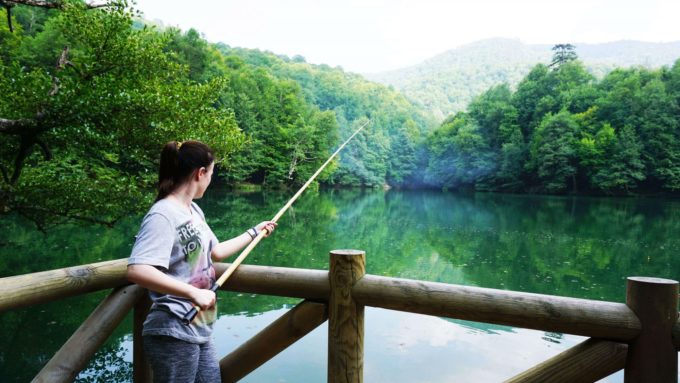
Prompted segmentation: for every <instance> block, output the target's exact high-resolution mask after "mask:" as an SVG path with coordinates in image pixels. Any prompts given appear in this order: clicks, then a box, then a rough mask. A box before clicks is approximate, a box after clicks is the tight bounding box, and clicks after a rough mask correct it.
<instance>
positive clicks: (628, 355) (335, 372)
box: [0, 250, 680, 383]
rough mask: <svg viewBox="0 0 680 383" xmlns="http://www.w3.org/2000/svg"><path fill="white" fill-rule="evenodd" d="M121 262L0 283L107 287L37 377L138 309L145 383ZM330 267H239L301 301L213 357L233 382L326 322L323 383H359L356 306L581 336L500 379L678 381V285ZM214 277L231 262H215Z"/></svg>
mask: <svg viewBox="0 0 680 383" xmlns="http://www.w3.org/2000/svg"><path fill="white" fill-rule="evenodd" d="M126 263H127V260H126V259H120V260H115V261H109V262H100V263H94V264H90V265H84V266H76V267H69V268H65V269H59V270H52V271H45V272H40V273H33V274H26V275H20V276H14V277H7V278H2V279H0V312H4V311H7V310H11V309H15V308H19V307H25V306H30V305H35V304H38V303H42V302H48V301H53V300H57V299H61V298H64V297H68V296H74V295H78V294H84V293H88V292H92V291H97V290H102V289H109V288H113V292H112V293H111V294H110V295H109V296H108V297H107V298H106V299H105V300H104V301H102V303H101V304H100V305H99V306H98V307H97V308H96V309H95V310H94V312H93V313H92V314H91V315H90V316H89V317H88V318H87V319H86V320H85V321H84V322H83V324H82V325H81V326H80V328H78V329H77V330H76V332H75V333H74V334H73V336H72V337H71V338H70V339H69V340H68V341H67V342H66V343H65V344H64V345H63V346H62V348H61V349H60V350H59V351H58V352H57V353H56V354H55V355H54V357H53V358H52V359H51V360H50V361H49V362H48V363H47V364H46V365H45V366H44V367H43V369H42V370H41V371H40V372H39V373H38V375H37V376H36V377H35V379H34V381H35V382H69V381H72V380H74V379H75V377H76V376H77V375H78V373H79V372H80V371H81V370H82V369H84V368H85V367H86V365H87V363H88V361H89V360H90V359H91V358H92V356H93V355H94V353H95V352H96V351H97V350H98V349H99V348H100V347H101V345H102V344H103V343H104V342H105V341H106V339H107V338H108V337H109V336H110V335H111V333H112V332H113V331H114V329H115V328H116V327H117V326H118V325H119V324H120V322H121V321H122V320H123V318H124V317H125V315H126V314H127V313H128V312H129V311H130V310H131V309H133V308H134V311H135V314H134V317H135V319H134V329H133V344H134V345H133V354H134V355H133V368H134V381H135V382H146V381H151V371H150V369H149V367H148V363H146V359H145V357H144V354H143V351H142V348H141V341H140V340H141V324H142V322H143V320H144V318H145V316H146V314H147V312H148V308H149V305H150V302H149V300H148V296H147V294H146V291H145V290H144V289H142V288H140V287H139V286H136V285H130V284H129V282H127V280H126V278H125V273H126ZM329 264H330V268H329V271H324V270H308V269H293V268H284V267H267V266H251V265H241V266H240V267H239V268H238V270H237V271H236V272H235V273H234V274H233V275H232V277H231V279H229V280H228V282H227V283H226V284H225V285H224V286H222V289H225V290H230V291H239V292H247V293H255V294H267V295H276V296H286V297H295V298H302V299H303V301H302V302H301V303H300V304H298V305H297V306H295V307H294V308H293V309H292V310H290V311H289V312H288V313H286V314H285V315H283V316H282V317H281V318H279V319H277V320H276V321H274V322H273V323H271V324H270V325H269V326H268V327H266V328H265V329H263V330H262V331H261V332H260V333H258V334H257V335H255V336H254V337H253V338H251V339H250V340H248V341H247V342H245V343H244V344H242V345H241V346H240V347H238V348H237V349H236V350H234V351H233V352H231V353H230V354H229V355H227V356H226V357H224V358H223V359H222V360H221V361H220V368H221V370H222V381H223V382H234V381H237V380H239V379H241V378H242V377H244V376H246V375H247V374H248V373H250V372H252V371H253V370H255V369H256V368H257V367H259V366H261V365H262V364H264V363H265V362H266V361H268V360H269V359H271V358H272V357H274V356H275V355H276V354H278V353H279V352H281V351H282V350H284V349H285V348H286V347H288V346H290V345H291V344H293V343H294V342H296V341H297V340H298V339H300V338H302V337H304V336H305V335H306V334H308V333H309V332H311V331H312V330H313V329H315V328H316V327H318V326H319V325H321V324H322V323H323V322H325V321H326V320H328V322H329V325H328V381H329V382H362V381H363V333H364V307H365V306H372V307H382V308H386V309H391V310H400V311H407V312H413V313H421V314H428V315H436V316H441V317H448V318H455V319H464V320H470V321H478V322H486V323H493V324H500V325H509V326H514V327H522V328H528V329H535V330H542V331H551V332H562V333H568V334H574V335H581V336H586V337H589V339H588V340H586V341H584V342H582V343H580V344H578V345H577V346H575V347H572V348H570V349H568V350H566V351H564V352H562V353H561V354H559V355H557V356H555V357H553V358H551V359H549V360H546V361H544V362H542V363H540V364H539V365H537V366H535V367H533V368H531V369H529V370H527V371H525V372H523V373H521V374H519V375H517V376H515V377H513V378H511V379H509V380H508V382H513V383H515V382H543V381H550V382H575V381H578V382H587V381H596V380H599V379H602V378H604V377H606V376H608V375H610V374H612V373H614V372H616V371H619V370H621V369H624V371H625V372H624V374H625V381H626V382H675V383H677V381H678V379H677V378H678V370H677V368H678V350H680V320H678V282H676V281H671V280H667V279H658V278H641V277H631V278H628V287H627V296H626V303H625V304H623V303H614V302H603V301H594V300H587V299H575V298H566V297H558V296H551V295H541V294H530V293H521V292H514V291H505V290H496V289H487V288H479V287H469V286H460V285H453V284H445V283H434V282H426V281H417V280H408V279H399V278H388V277H380V276H374V275H366V274H365V254H364V252H363V251H356V250H335V251H332V252H331V253H330V263H329ZM215 266H216V270H217V273H218V275H219V274H221V273H222V272H224V270H226V268H227V267H228V264H216V265H215Z"/></svg>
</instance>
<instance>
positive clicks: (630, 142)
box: [593, 126, 645, 193]
mask: <svg viewBox="0 0 680 383" xmlns="http://www.w3.org/2000/svg"><path fill="white" fill-rule="evenodd" d="M610 129H611V128H610ZM612 133H613V130H612V131H611V133H609V132H607V133H606V134H607V135H611V134H612ZM607 140H608V141H610V143H607V144H605V145H603V146H604V151H603V152H604V154H605V157H604V158H603V166H601V167H600V168H599V169H598V170H597V171H596V172H595V174H594V175H593V184H594V185H595V186H596V187H597V188H599V189H601V190H604V191H607V192H609V193H613V192H617V191H620V190H623V191H625V192H629V191H632V190H634V189H636V187H637V184H638V183H639V182H640V181H643V180H644V179H645V174H644V170H645V167H644V164H643V163H642V160H641V158H640V151H641V149H642V145H640V143H639V141H638V138H637V136H636V135H635V130H633V128H631V127H630V126H625V127H624V128H623V129H621V131H620V132H619V133H618V135H617V137H616V138H615V139H607ZM612 141H613V142H612Z"/></svg>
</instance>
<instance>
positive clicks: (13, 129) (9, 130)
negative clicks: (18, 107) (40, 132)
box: [0, 118, 35, 134]
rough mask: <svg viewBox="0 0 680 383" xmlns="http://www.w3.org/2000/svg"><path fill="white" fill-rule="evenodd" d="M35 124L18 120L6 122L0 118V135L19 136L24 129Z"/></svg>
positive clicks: (27, 120) (23, 119)
mask: <svg viewBox="0 0 680 383" xmlns="http://www.w3.org/2000/svg"><path fill="white" fill-rule="evenodd" d="M34 124H35V120H32V119H31V120H29V119H26V118H20V119H18V120H8V119H5V118H0V133H5V134H21V132H22V131H23V129H24V128H26V127H30V126H32V125H34Z"/></svg>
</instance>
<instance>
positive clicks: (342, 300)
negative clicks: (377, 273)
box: [328, 250, 366, 383]
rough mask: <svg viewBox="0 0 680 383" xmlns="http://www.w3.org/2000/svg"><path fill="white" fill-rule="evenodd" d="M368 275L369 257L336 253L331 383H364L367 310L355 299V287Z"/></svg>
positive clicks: (330, 307) (333, 253)
mask: <svg viewBox="0 0 680 383" xmlns="http://www.w3.org/2000/svg"><path fill="white" fill-rule="evenodd" d="M365 273H366V253H365V252H363V251H359V250H333V251H331V253H330V271H329V274H328V277H329V281H330V287H331V294H330V298H329V300H328V382H329V383H360V382H363V380H364V306H363V305H360V304H358V303H357V302H356V301H355V300H354V298H353V297H352V287H353V286H354V284H355V283H356V282H357V281H358V280H360V279H361V278H362V277H363V276H364V274H365Z"/></svg>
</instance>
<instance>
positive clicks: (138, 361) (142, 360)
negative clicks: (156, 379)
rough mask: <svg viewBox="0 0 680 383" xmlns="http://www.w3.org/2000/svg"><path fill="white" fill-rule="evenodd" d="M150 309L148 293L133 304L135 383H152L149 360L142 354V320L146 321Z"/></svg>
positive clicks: (133, 366) (133, 364)
mask: <svg viewBox="0 0 680 383" xmlns="http://www.w3.org/2000/svg"><path fill="white" fill-rule="evenodd" d="M150 308H151V299H150V298H149V294H148V293H147V294H143V295H142V297H141V298H139V300H138V301H137V303H135V309H134V323H133V325H132V371H133V372H132V374H133V378H132V380H133V382H135V383H147V382H149V383H150V382H153V373H152V372H151V364H149V360H148V359H147V358H146V354H145V353H144V345H143V340H142V330H143V328H144V320H146V316H147V315H149V309H150Z"/></svg>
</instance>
